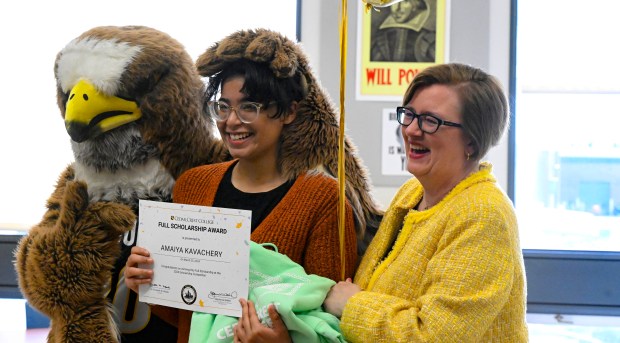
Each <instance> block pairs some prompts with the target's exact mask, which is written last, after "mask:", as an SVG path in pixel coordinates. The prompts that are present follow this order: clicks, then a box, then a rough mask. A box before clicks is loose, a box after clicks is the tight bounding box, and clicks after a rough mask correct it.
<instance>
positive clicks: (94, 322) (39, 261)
mask: <svg viewBox="0 0 620 343" xmlns="http://www.w3.org/2000/svg"><path fill="white" fill-rule="evenodd" d="M88 198H89V197H88V193H87V189H86V185H85V184H84V183H83V182H80V181H74V175H73V172H72V169H71V168H69V169H67V171H66V172H65V173H63V174H62V175H61V177H60V178H59V180H58V183H57V185H56V189H55V191H54V193H53V194H52V196H51V197H50V198H49V200H48V201H47V212H46V213H45V215H44V217H43V220H42V221H41V223H39V224H38V225H36V226H35V227H33V228H32V229H31V230H30V232H29V233H28V235H27V236H26V237H24V239H22V241H21V242H20V244H19V247H18V250H17V253H16V257H17V260H16V264H15V265H16V270H17V274H18V276H19V278H18V279H19V286H20V288H21V291H22V293H23V294H24V296H25V297H26V299H28V301H29V302H30V304H31V305H32V306H33V307H34V308H36V309H38V310H40V311H41V312H42V313H44V314H45V315H47V316H48V317H50V318H53V320H52V321H51V325H52V328H51V331H50V335H49V337H48V342H95V341H96V342H116V341H117V337H118V334H117V333H116V329H115V327H114V326H110V324H111V323H113V321H112V318H111V317H110V315H111V312H110V311H109V310H108V307H109V305H108V303H107V301H106V299H105V297H103V296H102V295H103V293H104V292H105V285H106V284H107V283H108V282H109V279H110V273H111V266H113V265H114V261H115V260H116V259H117V258H118V256H119V254H120V246H119V244H118V238H119V237H120V235H121V234H122V233H124V232H126V231H127V230H129V229H131V228H132V226H133V223H134V222H135V215H134V213H133V211H132V210H131V208H129V207H128V206H126V205H123V204H118V203H112V202H94V203H89V200H88ZM80 256H88V258H87V259H86V258H80ZM106 271H107V272H106ZM79 318H84V320H86V321H88V325H87V326H84V325H72V324H74V320H76V319H78V320H79ZM86 328H88V330H85V329H86ZM95 333H96V334H95Z"/></svg>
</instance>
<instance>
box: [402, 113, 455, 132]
mask: <svg viewBox="0 0 620 343" xmlns="http://www.w3.org/2000/svg"><path fill="white" fill-rule="evenodd" d="M416 118H418V127H419V128H420V130H422V132H425V133H435V132H437V130H439V127H440V126H441V125H446V126H453V127H460V128H462V127H463V125H461V124H459V123H453V122H451V121H447V120H443V119H441V118H437V117H435V116H434V115H432V114H417V113H415V111H413V110H412V109H410V108H408V107H396V119H397V120H398V122H399V123H400V125H402V126H409V125H410V124H411V123H413V120H414V119H416Z"/></svg>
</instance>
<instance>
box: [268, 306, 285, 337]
mask: <svg viewBox="0 0 620 343" xmlns="http://www.w3.org/2000/svg"><path fill="white" fill-rule="evenodd" d="M267 313H269V318H271V323H273V331H275V332H276V333H284V332H288V329H287V328H286V325H285V324H284V322H283V321H282V317H280V314H279V313H278V310H276V307H275V305H273V304H272V305H269V307H268V308H267Z"/></svg>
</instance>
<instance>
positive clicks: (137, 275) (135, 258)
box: [125, 246, 153, 293]
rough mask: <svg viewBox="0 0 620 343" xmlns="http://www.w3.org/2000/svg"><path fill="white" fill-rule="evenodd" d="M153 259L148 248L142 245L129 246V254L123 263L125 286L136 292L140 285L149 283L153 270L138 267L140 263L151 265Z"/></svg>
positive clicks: (151, 279)
mask: <svg viewBox="0 0 620 343" xmlns="http://www.w3.org/2000/svg"><path fill="white" fill-rule="evenodd" d="M152 264H153V259H152V258H151V257H150V253H149V252H148V250H146V249H144V248H142V247H137V246H136V247H133V248H131V255H129V258H128V259H127V263H126V265H125V284H126V285H127V288H129V289H131V290H132V291H134V292H136V293H138V289H139V286H140V285H144V284H149V283H151V281H153V270H152V269H149V268H140V267H139V266H140V265H152Z"/></svg>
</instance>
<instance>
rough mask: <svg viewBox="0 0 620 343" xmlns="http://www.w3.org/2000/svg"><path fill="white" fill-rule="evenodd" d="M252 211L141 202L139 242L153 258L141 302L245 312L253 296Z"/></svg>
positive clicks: (234, 312)
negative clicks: (243, 302)
mask: <svg viewBox="0 0 620 343" xmlns="http://www.w3.org/2000/svg"><path fill="white" fill-rule="evenodd" d="M251 222H252V214H251V211H245V210H237V209H228V208H218V207H206V206H195V205H185V204H174V203H166V202H156V201H148V200H140V218H139V221H138V243H137V245H138V246H141V247H144V248H145V249H147V250H148V251H149V252H150V254H151V257H152V258H153V261H154V263H153V265H152V266H146V265H145V266H141V267H143V268H148V267H152V268H153V280H152V282H151V284H150V285H140V301H141V302H146V303H150V304H158V305H164V306H169V307H176V308H181V309H185V310H190V311H198V312H205V313H213V314H223V315H228V316H235V317H240V316H241V306H240V304H239V298H246V299H247V296H248V283H249V270H250V231H251V228H250V225H251Z"/></svg>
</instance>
